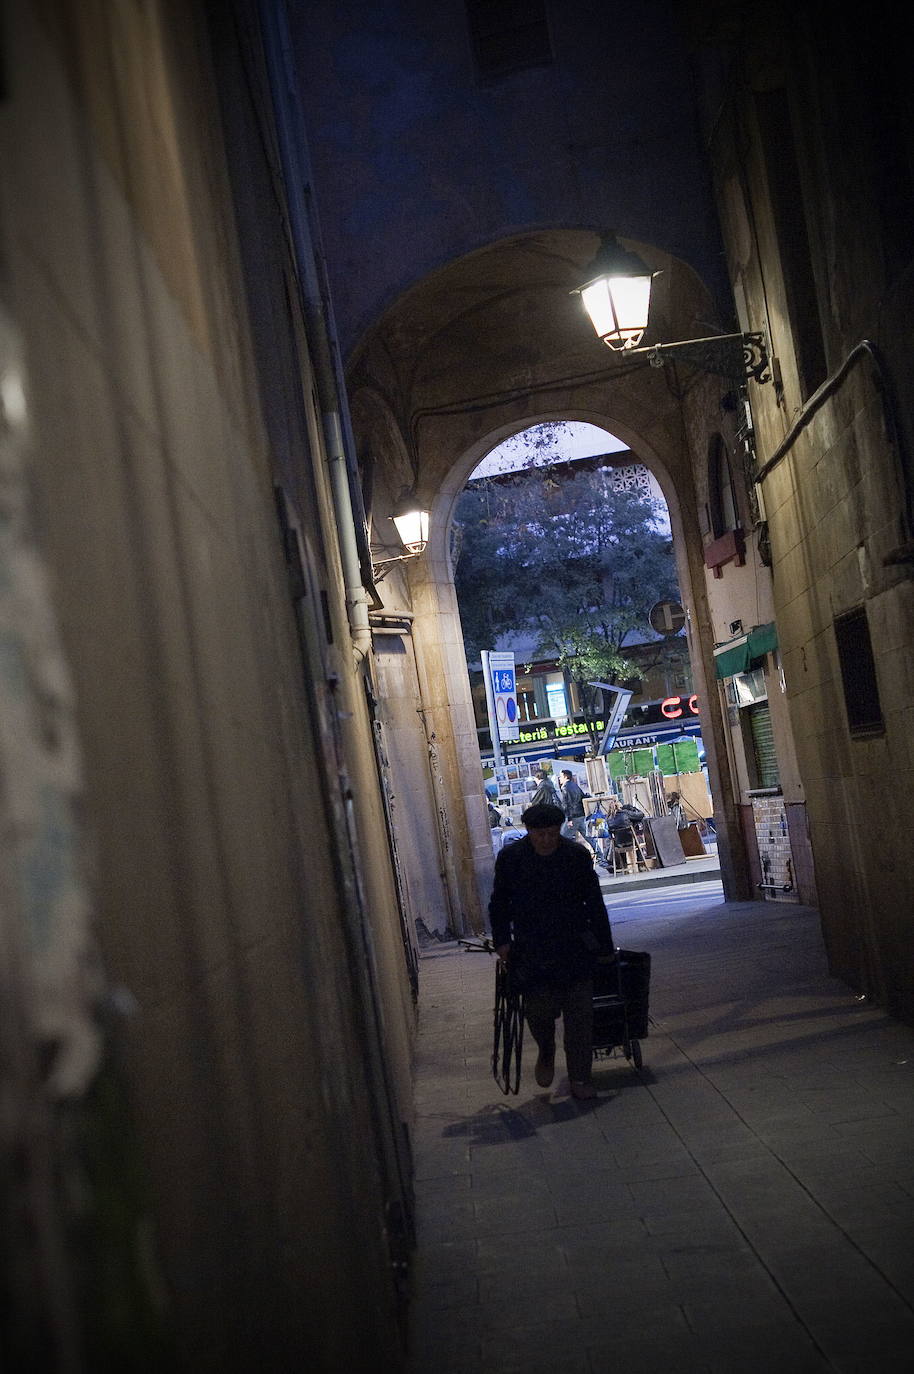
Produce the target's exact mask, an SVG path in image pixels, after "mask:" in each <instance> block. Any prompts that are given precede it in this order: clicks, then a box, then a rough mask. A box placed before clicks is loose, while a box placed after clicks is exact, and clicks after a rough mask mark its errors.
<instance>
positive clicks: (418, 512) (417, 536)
mask: <svg viewBox="0 0 914 1374" xmlns="http://www.w3.org/2000/svg"><path fill="white" fill-rule="evenodd" d="M428 516H429V513H428V511H427V510H422V508H421V507H420V506H418V505H416V504H415V503H414V502H408V503H406V504H404V505H403V506H401V507H400V509H399V510H398V511H397V513H396V515H394V517H393V522H394V524H395V525H396V527H397V534H398V535H399V536H400V542H401V543H402V545H403V547H404V548H405V549H407V550H408V552H409V553H422V551H423V549H424V548H425V546H426V544H427V543H428Z"/></svg>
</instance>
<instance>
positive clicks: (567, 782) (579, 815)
mask: <svg viewBox="0 0 914 1374" xmlns="http://www.w3.org/2000/svg"><path fill="white" fill-rule="evenodd" d="M561 787H562V810H563V811H564V812H565V826H564V830H565V834H566V835H567V836H568V838H569V839H570V838H571V836H572V835H580V837H581V839H582V840H583V841H584V842H585V844H589V845H590V847H591V849H592V850H593V853H594V857H595V858H596V857H597V846H596V843H595V842H594V840H592V839H591V837H590V836H589V835H588V833H587V820H586V818H585V815H584V793H583V792H582V791H581V788H580V785H579V783H578V781H577V779H576V778H575V776H574V774H573V773H572V772H571V770H570V769H568V768H563V769H562V773H561Z"/></svg>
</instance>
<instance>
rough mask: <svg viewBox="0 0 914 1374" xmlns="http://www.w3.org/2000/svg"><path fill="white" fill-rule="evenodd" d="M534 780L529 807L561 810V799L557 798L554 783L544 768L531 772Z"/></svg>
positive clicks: (557, 794)
mask: <svg viewBox="0 0 914 1374" xmlns="http://www.w3.org/2000/svg"><path fill="white" fill-rule="evenodd" d="M533 776H534V778H535V779H536V791H535V792H534V794H533V796H532V797H531V798H530V805H531V806H557V807H558V808H559V810H560V811H561V810H562V798H561V797H560V796H559V793H558V789H557V787H556V785H555V783H554V782H553V781H552V779H551V778H550V776H549V774H548V773H547V772H546V770H545V769H544V768H536V769H534V771H533Z"/></svg>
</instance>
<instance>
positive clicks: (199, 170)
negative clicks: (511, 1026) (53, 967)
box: [0, 0, 410, 1371]
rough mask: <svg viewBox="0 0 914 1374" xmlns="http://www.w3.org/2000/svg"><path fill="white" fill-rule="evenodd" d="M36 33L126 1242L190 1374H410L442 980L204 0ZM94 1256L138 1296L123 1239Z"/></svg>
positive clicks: (56, 391) (41, 214) (21, 73)
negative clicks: (249, 282)
mask: <svg viewBox="0 0 914 1374" xmlns="http://www.w3.org/2000/svg"><path fill="white" fill-rule="evenodd" d="M245 13H246V12H245ZM6 18H7V32H6V33H5V34H4V37H5V39H6V40H8V47H7V53H8V63H9V65H8V69H7V77H8V80H9V90H8V92H7V94H6V98H5V101H4V104H3V106H2V109H0V144H2V149H0V151H2V159H0V166H2V169H3V170H2V195H0V206H2V234H3V239H2V258H3V292H4V297H5V298H6V304H7V306H8V308H9V311H10V313H11V315H12V317H13V318H14V319H15V320H16V321H17V323H18V326H19V329H20V331H21V335H22V339H23V349H24V359H25V396H26V404H27V408H28V422H29V431H30V433H29V440H30V450H29V464H30V478H31V480H32V482H33V484H34V493H35V501H36V510H37V511H38V513H39V518H40V525H41V532H42V537H43V543H44V551H45V555H46V558H47V561H48V568H49V572H50V577H51V585H52V588H53V600H54V606H55V609H56V612H57V615H58V617H59V621H60V626H61V635H62V641H63V645H64V650H65V652H66V655H67V658H68V660H69V663H70V666H71V670H72V675H73V680H74V684H75V701H76V721H77V728H78V733H79V738H80V742H81V746H82V750H83V755H84V760H85V796H84V800H83V813H84V820H85V825H86V830H87V834H88V837H89V839H88V844H87V846H86V848H85V850H84V851H83V853H82V855H81V858H82V861H83V863H84V864H85V866H86V869H87V870H88V876H89V879H90V886H91V892H92V899H93V902H94V925H95V932H96V935H97V940H98V944H99V947H100V951H101V956H102V961H103V965H104V969H105V972H106V975H107V977H108V979H109V980H110V982H111V984H113V985H114V987H116V988H118V989H120V990H121V993H120V998H119V1005H120V1006H122V1007H133V1008H135V1010H134V1011H133V1014H132V1015H131V1016H130V1017H129V1019H128V1021H127V1023H126V1025H125V1027H124V1030H123V1045H122V1046H121V1049H122V1051H123V1061H124V1065H125V1071H126V1075H127V1082H128V1087H129V1093H130V1105H131V1108H132V1114H133V1119H134V1122H135V1126H136V1132H137V1136H138V1139H139V1142H140V1146H141V1155H140V1164H139V1165H138V1167H139V1168H141V1170H142V1171H143V1172H145V1174H146V1176H147V1177H148V1179H149V1182H150V1196H151V1199H152V1210H153V1223H152V1227H151V1229H150V1227H149V1224H148V1219H143V1221H144V1225H145V1229H144V1230H142V1231H141V1230H140V1229H139V1227H140V1222H139V1220H138V1221H137V1229H136V1231H135V1232H129V1231H128V1233H127V1236H126V1241H125V1244H126V1246H127V1248H128V1250H129V1251H130V1253H134V1252H135V1253H136V1254H141V1253H144V1247H145V1248H146V1250H147V1251H148V1249H149V1246H150V1244H152V1245H153V1247H154V1249H155V1250H156V1251H157V1254H158V1256H159V1258H160V1260H161V1269H162V1275H163V1287H162V1288H161V1290H157V1292H156V1295H155V1296H156V1297H157V1298H158V1299H159V1300H160V1301H161V1302H162V1304H163V1305H164V1309H165V1315H166V1320H167V1321H168V1323H169V1324H170V1325H172V1326H173V1328H174V1331H175V1333H176V1338H177V1345H178V1350H179V1355H178V1357H177V1358H178V1367H180V1368H193V1369H195V1370H219V1371H228V1370H238V1371H241V1370H245V1371H247V1370H250V1369H252V1368H254V1367H255V1366H256V1367H264V1368H270V1369H277V1370H279V1369H291V1368H294V1367H297V1366H298V1365H299V1364H301V1363H302V1362H303V1361H304V1362H306V1363H309V1364H310V1365H311V1366H312V1367H314V1368H319V1369H326V1370H331V1369H332V1370H337V1369H342V1368H347V1369H353V1370H368V1369H377V1368H379V1367H384V1368H396V1367H397V1365H398V1361H399V1355H400V1352H399V1337H398V1331H397V1324H396V1312H395V1295H394V1285H393V1281H392V1274H391V1270H390V1267H389V1261H390V1258H391V1256H390V1254H389V1252H388V1248H387V1240H388V1227H389V1226H390V1225H391V1222H392V1219H393V1212H392V1211H391V1212H388V1211H386V1210H385V1208H386V1204H387V1203H388V1202H393V1201H395V1200H396V1199H395V1198H394V1197H393V1196H392V1194H391V1192H390V1190H389V1183H390V1173H391V1171H392V1170H394V1169H395V1168H396V1167H397V1161H396V1158H395V1155H396V1151H395V1149H394V1148H393V1146H392V1145H391V1139H390V1137H391V1135H392V1133H394V1132H396V1133H397V1134H398V1135H399V1133H400V1132H401V1131H402V1124H401V1122H402V1118H403V1116H404V1114H405V1101H406V1099H407V1097H408V1091H409V1088H408V1072H409V1064H408V1059H409V1012H410V1008H409V992H408V984H407V979H406V976H405V970H403V969H402V967H401V970H400V974H399V979H398V978H397V974H396V972H395V971H394V969H393V967H392V965H393V962H394V951H395V948H396V943H397V939H398V938H399V937H398V933H397V928H396V923H395V911H393V910H391V907H392V905H393V899H392V894H393V884H392V879H391V878H390V873H389V865H388V866H387V876H386V877H385V875H384V867H383V866H384V864H385V863H386V852H385V843H386V842H385V840H384V838H383V824H382V821H381V819H380V808H379V804H378V801H377V797H376V790H377V778H376V775H375V764H374V756H373V751H372V747H371V734H370V728H369V725H368V722H367V718H366V708H365V702H364V694H363V693H362V686H361V680H360V678H359V677H358V676H357V674H356V672H355V667H354V664H353V661H352V658H351V655H350V652H349V646H348V640H347V636H346V627H345V613H344V611H343V609H342V588H341V586H340V578H339V573H338V571H337V568H338V563H337V561H336V549H335V543H334V538H335V536H334V532H333V529H332V528H329V527H327V525H326V511H327V509H328V507H329V502H328V499H327V494H326V490H325V489H324V483H325V477H324V470H323V465H322V463H321V461H320V455H319V454H317V453H315V454H314V455H313V458H312V457H311V456H309V451H308V447H307V444H306V438H307V433H308V432H309V431H310V432H312V433H316V431H317V424H316V422H315V419H314V416H313V414H312V415H311V416H310V418H308V419H307V421H306V422H304V423H303V430H302V431H299V438H300V439H301V440H302V442H301V443H300V446H299V449H298V454H299V462H300V463H305V464H307V463H312V462H313V469H312V473H311V478H310V479H309V480H308V481H305V480H302V481H301V499H300V501H299V508H300V509H299V513H300V515H301V518H302V520H303V522H304V523H303V531H302V535H303V544H304V548H305V555H306V557H305V563H306V567H307V570H308V572H309V576H311V577H312V578H314V579H316V580H315V581H314V582H313V584H312V588H311V590H312V592H313V593H314V594H313V595H312V596H311V597H309V598H307V599H306V601H305V603H304V605H303V607H302V608H301V609H302V611H303V617H304V618H303V620H302V622H301V623H300V625H299V627H298V629H299V630H300V633H297V629H296V624H295V621H294V618H293V610H292V606H291V604H290V594H289V584H288V581H287V572H286V568H285V567H284V565H283V561H282V556H281V549H280V540H279V533H278V526H277V523H276V514H275V506H274V493H273V482H274V480H275V473H274V468H273V459H274V454H273V452H272V451H271V447H270V444H269V442H268V439H267V433H266V431H265V428H264V424H263V417H262V412H261V401H260V395H259V389H258V385H257V366H256V361H255V358H254V354H253V352H252V349H251V346H250V342H249V334H248V319H247V312H246V302H245V297H244V291H243V286H242V276H241V270H240V262H239V258H238V255H237V250H236V245H235V207H234V204H233V200H232V196H231V190H230V186H229V182H228V178H227V175H226V152H225V148H224V146H223V144H222V142H221V127H222V126H221V117H220V110H219V107H218V103H217V99H216V92H215V88H214V85H213V81H212V70H211V65H210V64H211V50H210V46H209V33H208V31H207V29H206V27H205V24H204V22H203V15H202V7H201V8H198V7H190V9H188V7H173V6H170V5H168V4H165V3H163V4H152V5H147V6H143V7H123V6H121V7H114V8H113V9H112V8H111V7H107V6H95V5H82V4H78V5H77V4H69V3H66V0H60V3H52V4H41V5H37V4H36V5H32V4H29V3H26V0H21V3H16V4H13V5H11V6H8V7H7V11H6ZM253 85H254V86H256V81H255V82H254V83H253ZM248 94H249V92H248ZM261 108H262V107H261ZM280 237H281V235H280ZM268 245H269V235H267V234H265V235H264V237H263V241H262V242H261V249H262V251H263V252H264V253H267V252H269V251H270V250H269V246H268ZM274 265H275V269H276V271H277V273H278V274H279V275H280V279H281V275H282V273H283V271H284V270H287V267H288V264H287V262H283V261H280V260H275V264H274ZM289 278H290V279H291V273H289ZM292 375H293V377H296V374H295V373H294V372H293V373H292ZM307 377H308V374H307V371H305V373H304V378H305V385H304V398H303V397H302V395H301V393H300V392H299V393H296V392H295V391H294V390H286V391H285V393H284V395H283V401H284V403H286V404H288V406H289V407H290V409H291V408H292V407H293V405H296V404H297V405H298V407H299V408H300V410H301V411H306V410H307V409H308V407H309V405H310V396H309V386H308V380H307ZM301 379H302V374H301V373H299V374H298V375H297V377H296V385H299V386H300V385H301ZM309 492H310V493H312V494H313V493H315V492H316V493H317V496H316V499H309ZM320 591H323V592H324V593H325V595H326V597H327V607H328V615H327V616H326V617H325V616H324V615H323V613H322V611H321V606H320V601H319V596H318V595H317V594H318V593H319V592H320ZM328 627H329V630H330V631H332V633H330V634H329V636H328ZM328 637H329V638H331V639H335V645H336V647H335V649H334V651H333V652H335V653H336V654H337V655H338V658H337V664H336V666H337V668H338V679H337V681H338V687H337V689H336V691H337V695H336V696H334V694H333V689H331V687H330V686H329V685H328V684H327V683H326V681H325V673H326V666H327V664H326V662H325V661H324V659H323V658H322V656H321V654H320V653H318V652H317V651H316V649H315V648H314V646H315V645H316V644H318V643H320V642H321V641H322V640H323V642H324V643H325V644H326V643H327V641H328ZM331 659H332V655H331ZM328 661H329V660H328ZM312 688H313V689H314V690H312ZM49 723H50V718H49ZM372 787H373V788H374V789H375V795H374V797H372V795H371V788H372ZM347 788H350V789H351V792H347ZM379 834H380V836H381V838H379ZM347 854H348V855H349V860H348V862H347V861H346V855H347ZM362 862H364V865H365V869H364V871H363V873H362V875H361V876H362V878H363V883H362V887H361V889H359V884H358V881H357V880H358V878H359V864H360V863H362ZM366 893H367V896H368V902H367V903H366V901H365V894H366ZM358 899H361V904H359V901H358ZM366 910H367V911H368V912H370V919H371V920H372V921H374V922H376V923H377V924H376V926H375V930H374V932H372V930H371V929H370V928H369V927H367V926H366V925H365V923H364V920H363V919H362V918H363V916H364V915H365V912H366ZM385 921H392V924H391V925H388V926H387V927H385V924H384V923H385ZM401 959H402V951H401ZM398 983H399V986H397V985H398ZM390 987H393V989H394V994H393V995H392V996H391V997H389V998H388V999H387V1001H386V1004H385V1005H384V1006H381V1005H379V1002H378V1001H377V1000H372V997H371V992H372V989H373V990H374V991H375V992H376V993H377V992H378V990H379V989H380V990H381V992H382V993H383V990H384V989H385V988H390ZM385 1041H386V1051H387V1053H388V1055H389V1057H390V1061H391V1064H390V1070H389V1071H390V1077H389V1079H387V1080H384V1079H382V1078H381V1077H379V1063H378V1057H379V1053H380V1047H381V1045H383V1044H385ZM398 1097H399V1104H398V1101H397V1099H398ZM385 1102H386V1106H385V1105H384V1104H385ZM86 1110H87V1111H89V1112H90V1113H91V1110H92V1108H91V1107H88V1106H87V1108H86ZM383 1111H386V1112H387V1114H388V1115H387V1119H385V1118H384V1116H383V1114H382V1112H383ZM124 1135H125V1139H129V1132H128V1127H127V1122H126V1121H125V1123H124ZM100 1186H101V1187H102V1188H107V1189H109V1190H110V1189H115V1190H116V1189H117V1188H118V1187H119V1186H120V1182H119V1181H117V1180H116V1179H115V1177H114V1174H113V1173H111V1172H109V1173H108V1174H105V1175H104V1176H103V1177H102V1179H101V1180H100ZM89 1201H90V1202H91V1201H92V1200H91V1199H89ZM89 1230H90V1231H91V1227H90V1228H89ZM151 1235H152V1236H153V1237H154V1239H153V1240H150V1236H151ZM93 1243H97V1244H98V1246H99V1247H100V1251H99V1254H98V1255H97V1256H96V1259H97V1260H98V1261H99V1270H98V1272H99V1273H100V1274H101V1275H102V1276H105V1275H106V1274H107V1277H106V1281H112V1282H113V1280H112V1279H111V1273H110V1271H111V1268H112V1266H116V1265H117V1263H118V1258H117V1255H116V1253H115V1252H114V1251H112V1250H107V1251H106V1250H105V1248H104V1247H105V1245H106V1243H110V1237H108V1238H107V1240H106V1237H105V1236H100V1237H98V1238H97V1242H93ZM106 1262H107V1266H108V1269H107V1271H106V1267H105V1266H106ZM152 1265H153V1267H152V1269H150V1270H149V1272H150V1273H151V1272H153V1270H154V1261H153V1262H152ZM112 1296H113V1292H112V1290H111V1289H104V1288H103V1290H102V1291H101V1292H94V1293H93V1294H92V1295H91V1297H90V1298H89V1300H88V1301H89V1305H90V1306H91V1305H92V1304H98V1305H99V1308H101V1307H102V1306H104V1305H105V1304H106V1303H108V1302H109V1301H110V1300H111V1299H112ZM96 1315H98V1312H96ZM106 1315H107V1309H106ZM132 1317H135V1318H137V1320H136V1321H133V1322H132V1321H131V1318H132ZM119 1321H120V1325H118V1324H117V1322H116V1321H115V1322H113V1324H112V1325H111V1327H110V1328H109V1327H106V1328H105V1331H104V1335H103V1338H102V1346H101V1348H100V1349H96V1350H90V1351H89V1354H88V1356H87V1355H86V1351H85V1349H84V1350H83V1352H82V1354H80V1353H79V1352H78V1351H76V1350H75V1349H74V1350H73V1351H70V1352H69V1355H68V1359H67V1362H66V1363H65V1364H61V1365H60V1367H61V1368H63V1367H66V1368H67V1369H74V1370H76V1369H82V1368H83V1367H85V1368H90V1367H91V1368H102V1367H108V1368H114V1367H117V1368H133V1367H141V1364H142V1360H143V1359H146V1358H147V1352H146V1351H142V1352H140V1351H139V1350H138V1349H137V1348H136V1345H137V1343H138V1342H140V1341H141V1340H142V1339H143V1338H144V1337H143V1333H144V1331H145V1327H144V1326H143V1325H142V1323H141V1322H140V1321H139V1319H138V1312H136V1311H133V1312H130V1311H128V1312H127V1313H126V1315H125V1314H124V1313H123V1312H120V1314H119ZM102 1325H103V1326H104V1322H102ZM105 1342H108V1344H107V1345H106V1344H105ZM141 1357H142V1358H141ZM83 1358H85V1364H83V1362H82V1361H83Z"/></svg>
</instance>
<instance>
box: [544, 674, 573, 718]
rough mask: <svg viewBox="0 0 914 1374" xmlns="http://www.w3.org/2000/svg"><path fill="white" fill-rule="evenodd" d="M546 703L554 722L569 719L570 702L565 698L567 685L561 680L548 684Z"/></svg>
mask: <svg viewBox="0 0 914 1374" xmlns="http://www.w3.org/2000/svg"><path fill="white" fill-rule="evenodd" d="M546 703H547V709H548V712H549V715H550V716H551V717H552V719H553V720H567V719H568V702H567V700H566V697H565V683H564V682H563V681H562V679H561V678H559V679H558V681H549V682H547V683H546Z"/></svg>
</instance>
